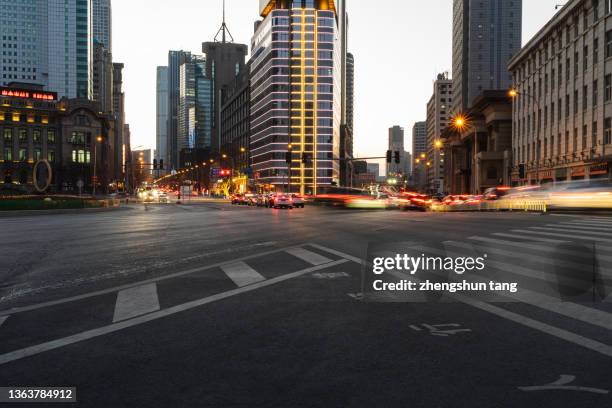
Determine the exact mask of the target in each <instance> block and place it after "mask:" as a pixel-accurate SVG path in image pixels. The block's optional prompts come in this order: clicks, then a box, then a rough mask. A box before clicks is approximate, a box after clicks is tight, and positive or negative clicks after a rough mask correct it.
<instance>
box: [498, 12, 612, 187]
mask: <svg viewBox="0 0 612 408" xmlns="http://www.w3.org/2000/svg"><path fill="white" fill-rule="evenodd" d="M611 14H612V4H611V3H610V1H591V0H572V1H568V2H566V3H565V6H564V7H563V8H562V9H561V10H560V11H559V12H558V13H557V14H555V16H554V17H553V18H552V19H551V20H550V21H549V22H547V23H546V25H544V26H543V27H542V28H541V29H540V30H539V31H538V33H537V34H536V35H535V36H534V37H533V38H532V39H531V40H530V41H529V43H527V44H526V45H525V47H523V49H521V51H520V52H519V53H518V54H517V55H516V56H515V57H514V58H513V59H512V60H511V61H510V65H509V68H510V70H511V71H512V73H513V77H514V86H515V88H516V92H517V94H516V96H515V98H514V103H513V109H512V124H511V125H510V124H509V123H507V124H505V126H508V127H509V130H511V132H508V134H511V140H512V141H511V143H509V142H508V141H507V140H505V139H504V140H503V142H505V145H502V146H500V147H499V148H498V150H503V149H508V150H509V149H512V154H511V155H506V157H505V158H507V157H511V158H512V163H511V169H510V171H509V172H510V173H511V183H512V185H525V184H526V185H533V184H544V183H556V182H563V181H569V180H584V179H598V178H604V179H608V180H612V66H610V62H609V59H610V57H612V31H611V30H610V25H609V19H610V15H611ZM536 118H537V119H536ZM504 119H506V118H504ZM496 130H497V129H496ZM498 138H499V137H498ZM496 144H500V142H499V141H497V142H496ZM503 171H504V172H503V173H502V171H500V172H499V175H498V177H500V178H501V177H502V176H505V175H506V171H507V167H506V166H504V167H503Z"/></svg>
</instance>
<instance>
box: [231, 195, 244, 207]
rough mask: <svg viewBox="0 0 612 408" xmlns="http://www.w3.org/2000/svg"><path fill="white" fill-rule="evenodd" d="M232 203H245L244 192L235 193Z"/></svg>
mask: <svg viewBox="0 0 612 408" xmlns="http://www.w3.org/2000/svg"><path fill="white" fill-rule="evenodd" d="M231 200H232V205H244V203H245V198H244V195H242V194H233V195H232V196H231Z"/></svg>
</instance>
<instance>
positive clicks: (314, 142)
mask: <svg viewBox="0 0 612 408" xmlns="http://www.w3.org/2000/svg"><path fill="white" fill-rule="evenodd" d="M313 52H314V58H315V59H314V66H313V70H314V77H313V78H314V79H313V92H314V94H313V98H312V99H313V100H312V112H313V114H312V124H313V132H312V152H313V153H312V194H314V195H317V175H318V174H317V170H318V160H317V152H318V144H319V140H318V139H319V138H318V135H319V127H318V123H317V121H318V114H319V89H318V88H319V13H318V12H317V11H315V26H314V50H313Z"/></svg>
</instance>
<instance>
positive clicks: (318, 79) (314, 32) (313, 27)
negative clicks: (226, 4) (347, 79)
mask: <svg viewBox="0 0 612 408" xmlns="http://www.w3.org/2000/svg"><path fill="white" fill-rule="evenodd" d="M260 10H261V16H262V17H263V18H264V19H263V21H261V22H258V24H257V25H256V30H255V35H254V37H253V40H252V55H253V56H252V65H251V77H252V79H251V110H252V114H251V157H252V162H253V171H254V175H255V179H256V182H257V183H258V184H259V185H260V186H273V187H274V188H275V189H276V190H286V189H287V188H289V189H290V190H291V191H293V192H300V193H302V194H308V193H312V194H316V193H317V189H318V188H320V187H322V186H331V185H337V184H338V181H339V165H340V163H339V155H340V121H341V104H340V98H341V80H342V78H341V69H340V65H341V50H340V41H339V31H338V21H337V13H336V8H335V3H334V2H333V1H330V0H294V1H288V0H287V1H280V0H278V1H274V0H271V1H264V0H262V1H260ZM288 150H289V151H290V152H291V164H288V163H287V162H286V154H287V151H288ZM289 174H290V178H289V177H288V175H289Z"/></svg>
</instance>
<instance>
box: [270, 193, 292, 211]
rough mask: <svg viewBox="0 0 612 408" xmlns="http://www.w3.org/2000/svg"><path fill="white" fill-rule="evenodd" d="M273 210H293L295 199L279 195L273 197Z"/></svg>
mask: <svg viewBox="0 0 612 408" xmlns="http://www.w3.org/2000/svg"><path fill="white" fill-rule="evenodd" d="M271 202H272V208H274V209H277V208H287V209H289V210H293V199H292V198H291V196H289V195H287V194H282V193H278V194H275V195H274V196H273V197H272V201H271Z"/></svg>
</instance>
